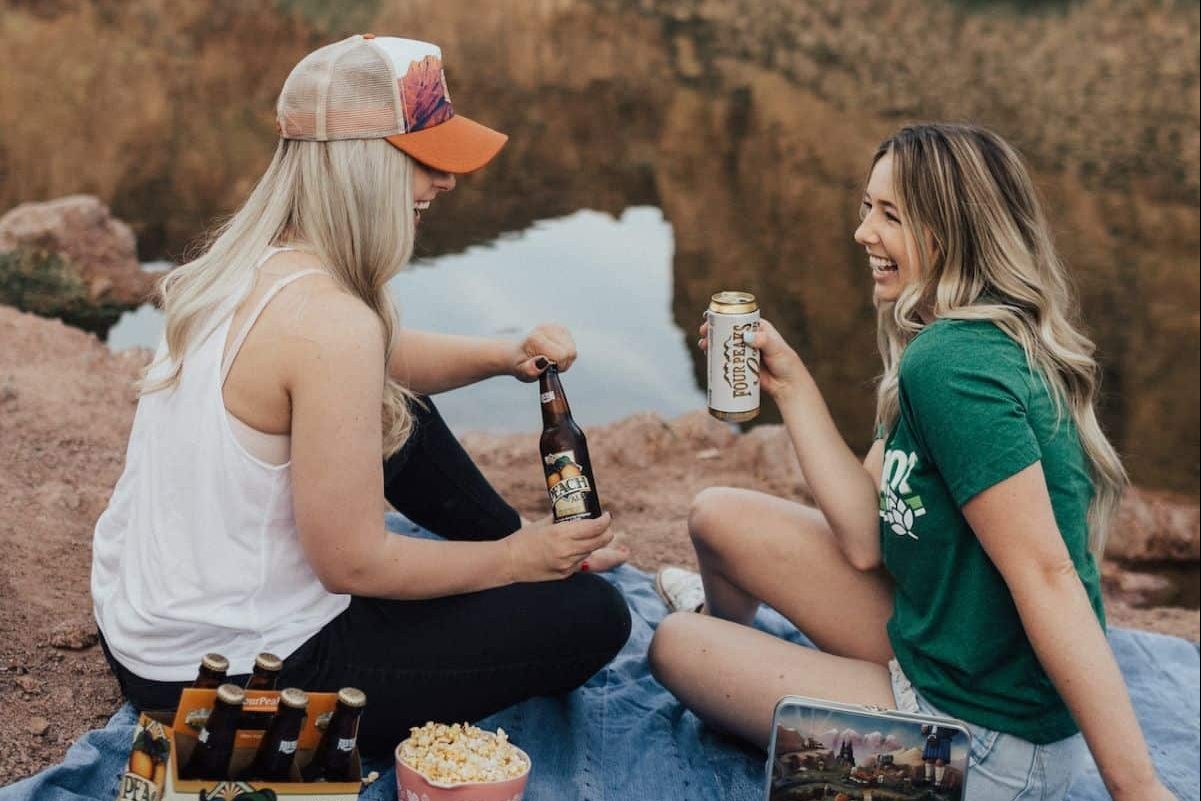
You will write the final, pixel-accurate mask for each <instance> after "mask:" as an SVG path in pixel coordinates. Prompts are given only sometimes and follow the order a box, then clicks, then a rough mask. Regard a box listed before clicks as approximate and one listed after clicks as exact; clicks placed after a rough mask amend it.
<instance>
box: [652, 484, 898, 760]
mask: <svg viewBox="0 0 1201 801" xmlns="http://www.w3.org/2000/svg"><path fill="white" fill-rule="evenodd" d="M688 533H689V535H690V536H691V537H692V542H693V546H694V547H695V548H696V554H697V559H698V561H699V562H700V567H701V577H702V580H703V581H704V584H705V595H706V599H707V600H706V610H705V613H704V614H693V613H688V612H680V613H676V614H672V615H669V616H668V617H667V618H665V619H664V620H663V622H662V623H660V624H659V628H658V630H657V631H656V632H655V637H654V639H653V640H652V641H651V647H650V653H649V659H650V664H651V670H652V672H653V673H654V675H655V678H657V679H658V680H659V682H660V683H661V684H663V686H665V687H667V688H668V689H669V690H671V691H672V692H673V693H674V694H675V695H676V696H677V697H678V698H679V699H680V700H681V701H682V702H683V703H684V705H685V706H687V707H688V708H689V709H691V710H692V711H693V712H695V713H696V714H697V715H699V716H700V717H701V718H702V719H704V720H705V721H706V722H708V723H709V724H711V725H713V726H715V727H717V728H719V729H723V730H725V731H728V732H730V733H732V734H735V735H737V736H739V737H742V738H743V739H746V740H749V741H751V742H753V743H756V744H757V745H759V746H760V747H766V745H767V742H768V738H769V735H770V729H771V716H772V710H773V709H774V707H775V704H776V701H778V700H779V698H780V697H781V696H783V695H789V694H792V695H807V696H812V697H815V698H824V699H828V700H833V701H843V702H848V703H858V704H874V705H877V706H881V707H885V708H892V707H894V706H895V702H894V700H893V695H892V687H891V682H890V679H889V673H888V667H887V664H888V660H889V659H891V658H892V648H891V646H890V645H889V643H888V637H887V634H886V632H885V624H886V623H887V621H888V618H889V616H890V615H891V614H892V588H891V585H890V583H889V581H888V579H887V577H886V576H885V575H884V574H883V573H882V572H880V571H873V572H868V573H865V572H862V571H860V570H857V569H856V568H854V567H852V566H851V564H850V563H849V562H848V561H847V560H846V558H845V557H844V556H843V555H842V552H841V551H840V550H839V548H838V545H837V543H836V542H835V540H834V535H833V533H832V532H831V531H830V527H829V526H828V524H827V523H826V520H825V518H824V516H823V515H822V513H821V512H820V511H818V510H816V509H813V508H810V507H807V506H803V505H801V504H798V503H793V502H791V501H785V500H782V499H780V498H775V497H773V496H770V495H766V494H763V493H760V492H753V491H750V490H741V489H728V488H713V489H708V490H705V491H703V492H701V493H700V494H699V495H697V497H696V499H695V500H694V501H693V506H692V511H691V513H690V515H689V518H688ZM761 602H762V603H766V604H768V605H769V606H771V607H772V608H774V609H775V610H776V611H778V612H780V614H782V615H783V616H784V617H786V618H787V619H788V620H789V621H791V622H792V623H793V624H794V625H795V626H796V627H797V628H798V629H800V630H801V631H803V632H804V633H805V634H806V635H807V636H808V637H809V638H810V639H811V640H813V642H814V643H815V644H816V645H817V646H818V647H819V648H820V649H821V651H816V650H814V649H811V648H803V647H801V646H798V645H795V644H793V643H790V642H786V641H784V640H781V639H779V638H777V637H773V636H771V635H769V634H766V633H764V632H761V631H759V630H758V629H754V628H751V627H750V626H749V625H748V624H749V623H750V621H751V619H752V618H753V617H754V615H755V611H756V610H757V609H758V607H759V604H760V603H761Z"/></svg>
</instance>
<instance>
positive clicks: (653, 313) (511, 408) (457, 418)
mask: <svg viewBox="0 0 1201 801" xmlns="http://www.w3.org/2000/svg"><path fill="white" fill-rule="evenodd" d="M672 257H673V241H672V232H671V226H670V225H669V224H668V223H667V221H666V220H664V219H663V214H662V212H661V211H660V210H659V209H656V208H651V207H635V208H629V209H626V210H625V211H623V212H621V214H620V216H618V217H613V216H611V215H609V214H607V213H604V212H597V211H589V210H580V211H577V212H575V213H573V214H570V215H567V216H565V217H561V218H558V219H551V220H542V221H539V222H536V223H534V224H533V225H531V226H530V227H529V228H527V229H526V230H524V231H521V232H519V233H515V234H509V235H505V236H502V237H500V238H498V239H496V240H494V241H492V242H489V243H488V244H485V245H475V246H471V247H469V248H467V249H466V250H465V251H464V252H462V253H457V254H453V255H447V256H441V257H437V258H431V259H425V260H422V261H419V262H418V263H417V264H416V265H414V267H413V268H412V269H410V270H409V271H407V272H405V273H402V274H401V275H399V276H397V277H396V278H395V279H393V281H392V284H391V289H392V292H393V295H394V297H395V298H396V302H397V304H398V305H399V306H400V308H401V314H402V319H403V325H404V326H406V327H411V328H414V329H418V330H424V331H437V332H441V333H449V334H465V335H469V336H482V337H503V338H506V339H511V340H518V339H520V338H521V337H522V336H523V335H524V334H525V332H526V331H528V330H529V329H530V328H531V327H533V326H534V325H536V324H537V323H540V322H558V323H562V324H563V325H565V326H567V327H568V328H569V329H570V330H571V332H572V335H573V336H574V338H575V340H576V345H577V348H578V350H579V353H580V358H579V360H578V361H577V362H576V363H575V365H574V366H573V367H572V368H571V370H569V371H568V372H567V373H565V374H564V378H563V382H564V385H565V389H566V390H567V392H568V394H569V397H570V399H571V404H572V411H573V413H574V414H575V416H576V419H577V420H578V421H579V422H581V423H582V424H584V425H599V424H603V423H608V422H611V421H613V420H617V419H620V418H622V417H625V416H627V415H630V414H633V413H635V412H639V411H644V410H653V411H657V412H659V413H660V414H663V415H665V416H668V417H672V416H675V415H678V414H681V413H683V412H686V411H689V410H691V409H698V408H704V407H705V392H704V389H703V387H701V386H698V385H697V381H696V379H695V377H694V375H693V370H692V367H691V360H690V356H689V354H688V352H687V347H689V346H690V345H688V344H686V343H691V342H692V340H693V339H694V338H695V337H692V336H690V335H687V334H686V333H685V332H684V331H683V330H681V328H680V327H679V326H678V325H676V323H675V322H674V320H673V319H672V315H671V301H672V274H671V264H672ZM699 318H700V310H699V309H698V310H697V319H698V322H699ZM162 330H163V315H162V313H161V312H160V311H158V310H157V309H156V308H154V306H152V305H149V304H147V305H145V306H142V307H141V308H139V309H137V310H135V311H132V312H127V313H126V314H125V315H123V316H122V317H121V319H120V321H119V322H118V323H117V324H116V325H115V326H114V327H113V328H112V330H111V331H110V332H109V335H108V345H109V347H110V348H112V349H113V350H120V349H122V348H128V347H131V346H143V347H151V348H153V347H155V346H156V345H157V343H158V340H159V338H160V337H161V336H162ZM536 387H537V385H536V384H531V385H527V384H522V383H520V382H518V381H516V380H514V379H512V378H509V377H499V378H495V379H491V380H488V381H483V382H480V383H479V384H476V385H473V386H471V387H465V388H463V389H461V390H458V391H455V392H450V393H445V394H443V395H441V396H439V397H438V407H439V409H440V410H441V411H442V413H443V415H444V416H445V417H446V419H447V422H448V423H449V424H450V425H451V426H452V427H453V428H454V429H455V430H458V431H466V430H488V431H536V430H538V429H540V428H541V426H542V418H541V414H540V412H539V406H538V396H537V389H536Z"/></svg>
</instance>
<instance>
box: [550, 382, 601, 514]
mask: <svg viewBox="0 0 1201 801" xmlns="http://www.w3.org/2000/svg"><path fill="white" fill-rule="evenodd" d="M538 389H539V392H540V393H541V398H542V439H541V440H540V442H539V448H540V450H541V452H542V469H543V470H544V471H545V473H546V491H547V493H548V494H549V495H550V505H551V511H552V512H553V513H554V518H555V522H556V523H562V522H563V521H565V520H580V519H582V518H589V517H600V516H601V505H600V498H599V497H597V494H596V479H595V478H594V477H593V474H592V461H591V460H590V459H589V458H588V442H587V440H585V439H584V432H583V431H581V430H580V427H579V426H578V425H576V422H575V420H574V419H572V417H571V407H570V406H568V405H567V396H566V395H565V394H564V393H563V383H562V381H560V380H559V368H558V367H557V366H556V365H555V364H554V363H552V364H551V365H550V366H549V367H547V368H546V370H545V371H543V373H542V375H541V377H539V379H538Z"/></svg>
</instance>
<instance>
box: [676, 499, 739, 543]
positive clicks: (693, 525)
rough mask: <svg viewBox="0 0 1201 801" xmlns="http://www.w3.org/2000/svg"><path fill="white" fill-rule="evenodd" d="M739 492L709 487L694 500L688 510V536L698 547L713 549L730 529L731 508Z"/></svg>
mask: <svg viewBox="0 0 1201 801" xmlns="http://www.w3.org/2000/svg"><path fill="white" fill-rule="evenodd" d="M737 495H738V490H736V489H733V488H731V487H707V488H706V489H703V490H701V491H700V492H698V493H697V494H696V497H694V498H693V499H692V506H691V507H690V508H689V510H688V536H690V537H691V538H692V541H693V542H694V543H696V544H698V545H705V546H709V547H712V546H714V545H716V544H717V543H718V542H719V541H720V539H721V536H722V534H723V533H725V531H726V530H727V529H728V528H729V527H730V521H731V516H730V508H731V506H732V505H733V504H734V503H735V502H736V500H737Z"/></svg>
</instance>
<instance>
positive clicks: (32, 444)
mask: <svg viewBox="0 0 1201 801" xmlns="http://www.w3.org/2000/svg"><path fill="white" fill-rule="evenodd" d="M147 356H148V354H147V353H146V352H145V351H129V352H123V353H118V354H112V353H110V352H109V351H108V349H107V348H105V347H104V346H103V345H102V344H101V343H100V342H99V341H98V340H97V339H96V338H95V337H93V336H91V335H89V334H85V333H83V332H82V331H79V330H77V329H74V328H70V327H67V326H65V325H63V324H62V323H60V322H58V321H53V320H46V319H43V318H40V317H35V316H33V315H29V314H23V313H21V312H18V311H16V310H14V309H11V308H9V307H4V306H0V553H2V554H3V559H0V599H2V600H0V709H3V711H4V713H3V715H0V742H2V743H4V748H0V785H4V784H7V783H9V782H11V781H14V780H16V779H19V778H21V777H23V776H26V775H28V774H30V773H33V772H35V771H37V770H40V769H41V768H43V767H46V766H47V765H50V764H52V763H54V762H57V761H59V760H60V759H61V758H62V756H63V753H64V752H65V750H66V748H67V747H68V746H69V745H70V743H71V742H72V741H73V740H74V738H76V737H78V736H79V735H80V734H81V733H82V732H84V731H85V730H87V729H90V728H93V727H96V726H100V725H102V724H103V723H104V721H105V719H106V718H107V717H108V716H109V715H110V714H111V713H112V712H113V710H115V709H116V708H117V706H118V705H119V703H120V698H119V694H118V690H117V686H116V683H115V682H114V680H113V679H112V678H111V676H110V675H109V672H108V669H107V667H106V665H105V663H104V658H103V655H102V654H101V652H100V648H99V647H98V646H97V644H96V629H95V624H94V623H93V621H92V617H91V612H90V610H91V602H90V599H89V588H88V574H89V564H90V547H89V546H90V538H91V531H92V527H93V525H94V523H95V520H96V518H97V516H98V515H99V514H100V512H101V511H102V510H103V508H104V505H105V503H106V502H107V499H108V496H109V493H110V492H111V489H112V487H113V484H114V482H115V481H116V479H117V476H118V474H119V472H120V469H121V464H122V460H123V452H124V446H125V442H126V437H127V436H128V431H129V425H130V421H131V419H132V415H133V410H134V403H135V396H134V392H133V390H132V389H131V387H130V382H131V381H132V380H133V379H134V378H135V376H136V375H137V373H138V370H139V368H140V367H141V365H142V364H143V363H144V362H145V359H146V358H147ZM464 442H465V444H466V446H467V448H468V449H469V450H470V451H471V452H472V454H473V455H475V456H476V457H477V459H478V461H479V462H480V464H481V466H482V468H483V470H484V472H485V473H486V474H487V475H488V477H489V478H490V479H491V480H492V481H493V482H494V483H495V484H496V485H497V486H498V488H499V489H500V490H501V492H502V493H503V494H504V495H505V496H506V497H508V498H509V499H510V500H511V501H512V502H513V503H514V505H515V506H517V507H518V509H519V510H520V511H521V512H522V513H523V514H525V515H526V516H527V517H529V516H538V515H542V514H544V513H545V510H544V506H545V491H544V490H543V489H542V480H541V473H540V469H539V467H538V464H537V461H536V459H534V458H531V454H534V453H536V448H537V441H536V436H535V435H526V434H522V435H511V436H499V435H484V434H467V435H465V436H464ZM589 443H590V445H591V450H592V456H593V460H594V463H595V466H596V470H597V473H598V475H600V476H603V480H604V486H605V498H606V503H607V505H608V507H609V508H610V509H611V510H612V511H613V513H614V517H615V519H616V520H617V521H618V525H619V526H620V527H621V528H622V529H623V530H624V532H625V536H626V541H627V542H628V543H629V544H630V546H631V547H632V549H633V562H634V564H635V565H637V566H639V567H642V568H646V569H652V568H654V567H656V566H658V565H660V564H663V563H667V562H678V563H685V564H688V563H691V562H692V561H693V558H692V553H691V549H690V548H689V546H688V545H687V543H686V541H685V540H686V537H685V533H684V528H683V521H684V519H685V518H686V515H687V511H688V505H689V501H690V499H691V498H692V496H693V495H694V494H695V493H696V492H698V491H699V490H701V489H702V488H704V487H707V486H711V485H715V484H722V485H732V486H742V487H750V488H755V489H760V490H763V491H766V492H771V493H775V494H778V495H782V496H786V497H793V498H798V499H804V498H805V497H806V493H805V483H804V479H803V477H802V476H801V473H800V470H799V467H798V466H797V464H796V459H795V457H794V456H793V454H792V451H791V448H790V445H789V443H788V441H787V439H786V436H785V435H784V432H783V431H782V430H781V429H780V428H779V427H776V426H764V427H760V428H757V429H755V430H753V431H752V432H750V433H749V434H746V435H738V434H736V433H734V432H732V431H731V430H730V429H728V428H727V427H725V426H724V425H722V424H720V423H718V422H716V421H714V420H713V419H711V418H710V417H709V416H708V415H707V414H705V413H704V412H703V411H700V412H697V413H693V414H689V415H685V416H684V417H681V418H679V419H677V420H671V421H666V420H662V419H660V418H659V417H657V416H655V415H652V414H644V415H637V416H634V417H631V418H628V419H626V420H622V421H620V422H617V423H614V424H612V425H608V426H604V427H602V428H597V429H590V430H589ZM1111 552H1112V553H1114V554H1117V555H1119V556H1121V557H1122V559H1123V563H1122V564H1121V565H1119V564H1118V563H1116V562H1108V563H1107V565H1106V587H1107V592H1108V599H1107V605H1108V608H1109V613H1110V617H1111V620H1112V621H1113V622H1114V623H1115V624H1117V625H1124V626H1134V627H1139V628H1145V629H1151V630H1155V631H1161V632H1166V633H1171V634H1177V635H1180V636H1184V637H1187V638H1189V639H1192V640H1197V639H1198V637H1199V634H1201V617H1199V615H1198V612H1197V611H1196V610H1186V609H1179V608H1173V607H1168V606H1152V608H1140V607H1146V606H1148V605H1154V604H1162V603H1165V602H1170V594H1171V590H1170V588H1169V587H1166V586H1165V581H1164V580H1163V579H1160V578H1159V577H1158V576H1156V575H1153V574H1150V573H1144V572H1136V571H1131V570H1130V569H1129V567H1130V565H1132V564H1136V563H1139V562H1145V563H1154V564H1162V563H1163V562H1164V560H1175V561H1177V562H1179V563H1182V564H1185V565H1190V564H1191V565H1194V566H1195V564H1196V562H1197V560H1198V509H1197V506H1196V505H1195V504H1190V503H1185V502H1181V501H1180V499H1175V498H1171V497H1167V496H1161V495H1154V494H1149V493H1143V492H1134V493H1132V495H1131V498H1130V499H1129V500H1128V502H1127V504H1126V507H1125V509H1124V510H1123V518H1122V523H1121V525H1120V526H1119V532H1118V534H1117V535H1115V537H1114V542H1113V545H1112V547H1111ZM1194 576H1195V573H1194ZM1193 581H1194V582H1195V578H1194V579H1193Z"/></svg>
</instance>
